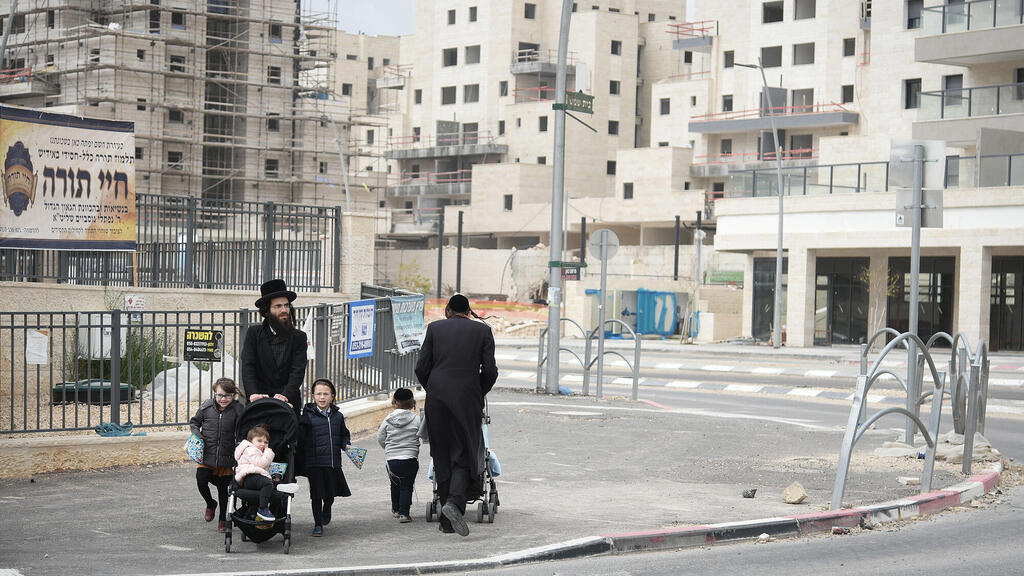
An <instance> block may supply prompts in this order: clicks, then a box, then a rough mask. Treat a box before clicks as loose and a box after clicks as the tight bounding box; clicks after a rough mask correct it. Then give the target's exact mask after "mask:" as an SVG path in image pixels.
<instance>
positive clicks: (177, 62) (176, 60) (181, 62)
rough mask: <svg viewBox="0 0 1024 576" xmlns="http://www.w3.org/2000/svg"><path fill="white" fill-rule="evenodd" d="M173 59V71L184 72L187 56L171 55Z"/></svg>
mask: <svg viewBox="0 0 1024 576" xmlns="http://www.w3.org/2000/svg"><path fill="white" fill-rule="evenodd" d="M170 60H171V72H184V71H185V57H184V56H174V55H172V56H171V57H170Z"/></svg>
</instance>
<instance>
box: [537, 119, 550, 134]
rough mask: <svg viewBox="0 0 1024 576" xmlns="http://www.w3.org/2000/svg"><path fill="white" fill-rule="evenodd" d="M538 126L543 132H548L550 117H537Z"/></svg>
mask: <svg viewBox="0 0 1024 576" xmlns="http://www.w3.org/2000/svg"><path fill="white" fill-rule="evenodd" d="M537 127H538V130H540V131H541V132H547V131H548V117H547V116H541V117H540V118H537Z"/></svg>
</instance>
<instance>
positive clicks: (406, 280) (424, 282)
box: [395, 262, 433, 294]
mask: <svg viewBox="0 0 1024 576" xmlns="http://www.w3.org/2000/svg"><path fill="white" fill-rule="evenodd" d="M395 283H396V284H397V286H398V287H399V288H404V289H406V290H410V291H412V292H418V293H420V294H429V293H430V288H431V287H432V286H433V283H431V281H430V279H429V278H427V277H426V276H424V275H422V274H420V268H419V266H417V265H416V263H415V262H403V263H402V264H400V265H399V266H398V277H397V278H396V282H395Z"/></svg>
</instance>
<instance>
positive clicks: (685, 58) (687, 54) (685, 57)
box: [683, 50, 693, 64]
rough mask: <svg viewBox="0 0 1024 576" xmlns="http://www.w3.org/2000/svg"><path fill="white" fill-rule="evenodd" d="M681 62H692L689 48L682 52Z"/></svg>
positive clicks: (691, 53)
mask: <svg viewBox="0 0 1024 576" xmlns="http://www.w3.org/2000/svg"><path fill="white" fill-rule="evenodd" d="M683 64H693V52H690V51H689V50H686V51H684V52H683Z"/></svg>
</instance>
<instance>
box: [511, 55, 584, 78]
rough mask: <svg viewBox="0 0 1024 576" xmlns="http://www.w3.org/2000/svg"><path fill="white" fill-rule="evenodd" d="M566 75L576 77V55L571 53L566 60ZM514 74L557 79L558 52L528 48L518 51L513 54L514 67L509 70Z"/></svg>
mask: <svg viewBox="0 0 1024 576" xmlns="http://www.w3.org/2000/svg"><path fill="white" fill-rule="evenodd" d="M565 63H566V69H565V73H566V75H568V76H575V75H576V53H575V52H569V53H567V54H566V58H565ZM509 71H510V72H511V73H512V74H530V75H533V76H550V77H552V78H554V77H555V74H556V73H557V72H558V52H557V51H556V50H543V51H542V50H540V49H537V48H528V49H524V50H516V51H514V52H513V53H512V65H511V67H510V69H509Z"/></svg>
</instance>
